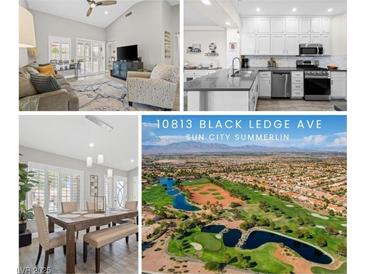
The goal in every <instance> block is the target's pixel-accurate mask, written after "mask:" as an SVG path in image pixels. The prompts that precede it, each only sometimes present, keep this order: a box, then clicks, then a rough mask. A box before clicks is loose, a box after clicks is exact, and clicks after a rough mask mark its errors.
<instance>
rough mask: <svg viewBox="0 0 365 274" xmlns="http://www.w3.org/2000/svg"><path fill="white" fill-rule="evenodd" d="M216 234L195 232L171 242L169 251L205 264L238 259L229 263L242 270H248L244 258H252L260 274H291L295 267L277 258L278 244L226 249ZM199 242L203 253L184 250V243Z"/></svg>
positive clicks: (255, 269)
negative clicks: (247, 248)
mask: <svg viewBox="0 0 365 274" xmlns="http://www.w3.org/2000/svg"><path fill="white" fill-rule="evenodd" d="M214 235H215V234H212V233H204V232H194V233H193V234H192V235H190V236H187V237H184V238H182V239H179V240H178V239H176V238H175V239H173V240H170V242H169V245H168V251H169V252H170V253H172V254H174V255H176V256H180V257H186V256H187V257H197V258H199V260H201V261H203V262H216V263H223V264H226V263H228V261H227V260H231V259H232V258H236V261H235V262H232V263H229V264H231V265H232V266H235V267H237V268H241V269H248V268H249V267H248V265H247V262H246V261H245V260H244V259H243V256H250V257H251V261H253V262H256V264H257V265H256V266H255V267H253V268H252V270H253V271H255V272H260V273H281V274H289V273H290V272H291V271H292V270H293V267H292V266H290V265H287V264H285V263H283V262H281V261H279V260H278V259H276V258H275V256H274V253H275V250H276V248H277V244H273V243H270V244H265V245H262V246H260V247H259V248H256V249H253V250H243V249H240V248H233V247H226V246H224V244H223V240H222V239H217V238H216V237H215V236H214ZM186 241H188V242H189V243H190V242H197V243H199V244H201V245H202V246H203V249H202V251H196V250H195V249H194V250H192V249H191V248H189V249H184V248H183V242H185V244H186Z"/></svg>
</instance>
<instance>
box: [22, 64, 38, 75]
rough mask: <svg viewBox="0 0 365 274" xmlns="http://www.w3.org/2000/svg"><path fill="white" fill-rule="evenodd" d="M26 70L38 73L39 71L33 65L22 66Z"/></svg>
mask: <svg viewBox="0 0 365 274" xmlns="http://www.w3.org/2000/svg"><path fill="white" fill-rule="evenodd" d="M23 69H24V70H25V71H26V72H28V73H30V74H32V73H33V74H38V73H39V71H38V70H37V69H36V68H35V67H32V66H25V67H24V68H23Z"/></svg>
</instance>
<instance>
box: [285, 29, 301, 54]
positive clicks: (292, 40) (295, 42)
mask: <svg viewBox="0 0 365 274" xmlns="http://www.w3.org/2000/svg"><path fill="white" fill-rule="evenodd" d="M285 47H286V54H288V55H298V54H299V35H294V34H291V35H287V36H286V40H285Z"/></svg>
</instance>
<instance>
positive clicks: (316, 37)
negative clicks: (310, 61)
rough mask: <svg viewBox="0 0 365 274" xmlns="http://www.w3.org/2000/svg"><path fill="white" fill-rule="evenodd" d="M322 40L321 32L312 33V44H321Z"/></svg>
mask: <svg viewBox="0 0 365 274" xmlns="http://www.w3.org/2000/svg"><path fill="white" fill-rule="evenodd" d="M321 42H322V39H321V35H320V34H312V35H311V43H312V44H320V43H321Z"/></svg>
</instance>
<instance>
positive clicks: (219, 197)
mask: <svg viewBox="0 0 365 274" xmlns="http://www.w3.org/2000/svg"><path fill="white" fill-rule="evenodd" d="M215 198H216V199H217V200H224V197H223V196H216V197H215Z"/></svg>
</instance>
